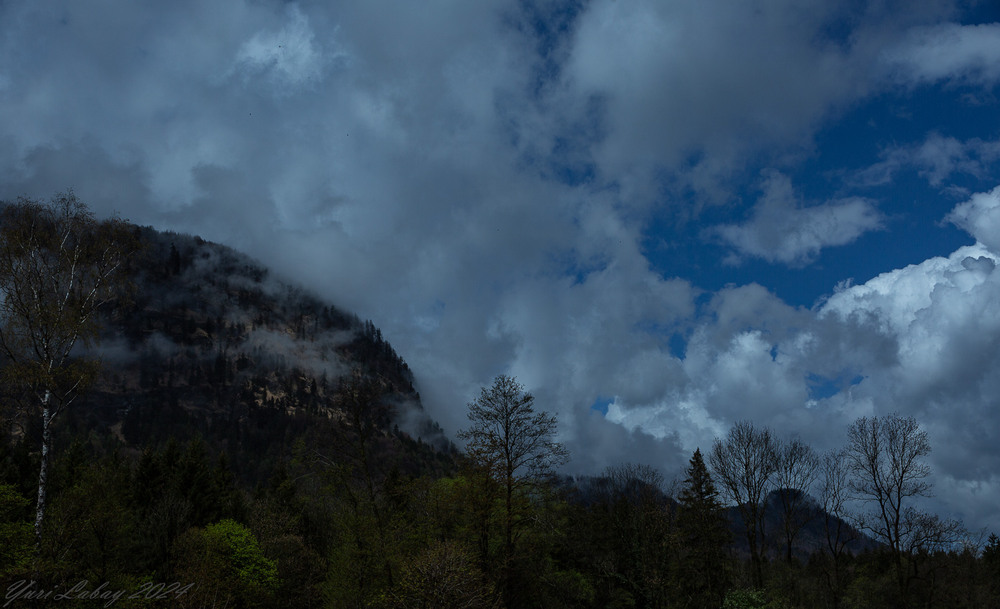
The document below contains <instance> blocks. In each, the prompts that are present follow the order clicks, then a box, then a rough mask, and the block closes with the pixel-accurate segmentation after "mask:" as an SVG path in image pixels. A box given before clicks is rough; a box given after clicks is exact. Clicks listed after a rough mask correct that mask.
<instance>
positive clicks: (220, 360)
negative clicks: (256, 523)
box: [63, 228, 454, 482]
mask: <svg viewBox="0 0 1000 609" xmlns="http://www.w3.org/2000/svg"><path fill="white" fill-rule="evenodd" d="M135 230H136V232H137V234H138V236H139V237H140V239H141V241H142V242H143V243H144V244H145V246H146V250H145V253H144V255H143V256H142V257H141V258H139V259H137V260H135V261H133V267H134V268H133V269H132V272H133V277H134V280H135V283H136V290H135V294H134V296H133V298H132V302H130V303H128V304H127V305H124V306H121V307H119V308H118V309H117V310H114V311H113V312H109V313H110V314H109V315H108V320H107V323H106V324H105V328H106V329H105V333H104V336H103V338H102V341H101V343H100V345H99V346H98V347H97V351H98V352H99V356H100V357H101V359H102V360H103V374H102V378H101V380H100V381H99V382H98V383H97V385H96V386H95V387H94V388H92V389H91V390H90V391H88V392H86V393H85V394H84V395H82V396H81V397H80V398H79V402H78V403H77V404H76V405H75V407H74V408H71V409H70V410H69V411H67V416H66V419H67V420H66V422H65V425H64V430H63V433H64V434H65V435H67V436H70V435H71V436H73V437H81V436H80V433H81V432H82V433H83V437H86V434H87V433H97V434H98V436H100V435H101V434H102V433H106V434H113V435H114V436H117V438H118V439H119V440H121V441H123V442H124V443H125V444H126V446H128V447H130V448H136V449H139V448H142V447H145V446H150V445H158V444H161V443H163V442H165V441H166V440H167V439H168V438H171V437H173V438H176V439H179V440H184V439H187V438H191V437H193V436H201V437H203V438H204V439H205V440H206V441H207V442H208V443H209V445H210V446H212V447H213V448H214V449H215V450H216V451H219V452H226V453H227V454H228V456H229V458H230V460H231V466H232V467H233V469H234V470H235V471H236V472H237V474H238V475H239V476H240V477H242V478H244V479H245V480H247V481H251V482H254V481H260V480H263V479H266V478H267V477H268V476H269V475H270V472H271V471H272V469H273V468H274V467H275V465H276V464H277V463H278V462H280V461H282V460H286V459H288V458H289V456H290V455H291V453H292V449H293V448H294V446H295V445H296V443H298V444H299V445H300V448H301V447H302V446H309V447H314V446H323V445H326V446H327V447H329V445H330V444H332V443H334V438H336V437H339V436H342V435H343V434H345V433H349V432H351V429H352V427H357V426H358V425H361V424H364V425H370V426H371V428H372V429H374V430H375V432H376V433H377V435H378V436H379V437H380V438H381V440H380V441H379V443H378V445H379V446H380V453H381V454H380V455H379V457H380V460H381V461H383V462H386V463H389V462H391V463H392V466H393V467H398V468H402V469H405V470H411V473H417V471H421V472H423V471H440V470H447V469H450V468H451V467H452V457H453V453H454V447H453V446H452V445H451V443H450V442H449V441H448V440H447V438H446V437H445V436H444V434H443V433H442V432H441V429H440V427H438V425H437V424H436V423H435V422H434V421H432V420H431V419H430V417H428V416H427V414H426V413H425V412H424V410H423V407H422V405H421V402H420V395H419V394H418V393H417V392H416V390H415V388H414V386H413V374H412V372H411V371H410V369H409V367H408V366H407V365H406V362H404V361H403V359H402V358H401V357H400V356H399V355H398V354H397V353H396V352H395V351H394V350H393V348H392V346H391V345H390V344H389V343H388V341H386V340H385V339H384V338H383V336H382V333H381V331H380V330H379V329H378V328H377V327H376V326H375V325H374V324H373V323H372V322H370V321H362V320H361V319H360V318H358V317H357V316H356V315H354V314H352V313H348V312H345V311H342V310H340V309H338V308H336V307H335V306H333V305H330V304H328V303H325V302H323V301H321V300H320V299H319V298H317V297H316V296H315V295H313V294H311V293H310V292H309V291H308V290H307V289H305V288H302V287H298V286H294V285H291V284H289V283H286V282H284V281H281V280H280V279H278V278H275V277H273V276H272V275H271V273H270V272H269V271H268V270H267V269H266V268H264V267H262V266H261V265H259V264H258V263H256V262H255V261H254V260H252V259H251V258H249V257H247V256H245V255H243V254H240V253H238V252H236V251H234V250H232V249H230V248H228V247H224V246H221V245H218V244H215V243H210V242H208V241H204V240H202V239H200V238H198V237H192V236H188V235H181V234H176V233H164V232H158V231H156V230H154V229H151V228H136V229H135ZM359 384H360V385H363V388H364V393H365V395H364V396H363V397H362V398H360V399H363V400H364V401H365V403H364V404H360V405H359V404H358V403H357V402H358V399H359V397H358V389H359V387H358V385H359ZM354 406H360V407H361V408H362V409H363V410H364V412H363V413H361V414H362V415H363V416H362V418H363V419H364V420H363V421H360V420H352V415H351V413H350V412H349V411H350V410H351V408H352V407H354ZM354 418H355V419H356V418H357V417H354ZM355 431H356V430H355Z"/></svg>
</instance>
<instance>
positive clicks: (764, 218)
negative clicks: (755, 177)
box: [708, 172, 884, 267]
mask: <svg viewBox="0 0 1000 609" xmlns="http://www.w3.org/2000/svg"><path fill="white" fill-rule="evenodd" d="M763 189H764V194H763V196H762V197H761V198H760V199H758V201H757V204H756V205H755V206H754V208H753V212H752V216H751V217H750V219H749V220H747V221H746V222H744V223H743V224H725V225H721V226H717V227H714V228H713V229H711V230H709V231H708V234H709V235H711V236H715V237H717V238H718V239H721V240H722V241H723V242H724V243H726V244H727V245H729V246H730V247H732V248H733V249H734V250H735V252H734V253H733V255H732V256H730V258H729V259H728V262H730V263H732V264H739V263H740V260H741V258H742V257H746V256H751V257H757V258H763V259H764V260H767V261H768V262H780V263H782V264H786V265H789V266H793V267H803V266H806V265H808V264H809V263H811V262H813V261H814V260H815V259H816V257H817V256H818V255H819V253H820V251H821V250H822V249H823V248H826V247H832V246H838V245H846V244H848V243H851V242H853V241H854V240H855V239H857V238H858V237H860V236H861V235H863V234H864V233H866V232H869V231H872V230H879V229H882V228H883V227H884V219H883V216H882V214H881V213H880V212H879V211H878V209H876V207H875V206H874V205H873V204H872V203H871V202H870V201H868V200H866V199H860V198H852V199H845V200H838V201H831V202H828V203H824V204H822V205H816V206H811V207H805V206H803V205H802V203H801V202H800V201H798V200H797V197H796V194H795V192H794V190H793V188H792V183H791V180H789V179H788V177H787V176H785V175H782V174H780V173H777V172H772V173H771V174H770V175H768V177H767V178H766V179H765V181H764V186H763Z"/></svg>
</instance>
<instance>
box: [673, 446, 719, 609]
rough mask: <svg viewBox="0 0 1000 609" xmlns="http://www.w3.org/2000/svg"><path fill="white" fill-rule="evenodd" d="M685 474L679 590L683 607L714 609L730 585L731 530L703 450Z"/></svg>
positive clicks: (679, 521)
mask: <svg viewBox="0 0 1000 609" xmlns="http://www.w3.org/2000/svg"><path fill="white" fill-rule="evenodd" d="M685 473H686V475H687V478H686V479H685V480H684V488H683V490H682V491H681V493H680V497H679V500H680V506H679V508H678V514H677V530H678V542H679V544H678V546H679V547H678V558H679V559H680V564H679V565H678V569H676V570H675V573H677V575H678V576H679V580H678V582H677V587H678V591H679V592H680V595H679V596H680V598H682V599H684V606H686V607H692V608H700V607H706V608H707V607H712V608H714V607H718V606H720V604H721V603H722V600H723V595H724V594H725V591H726V587H727V583H728V573H729V564H728V562H729V561H728V557H727V551H726V548H727V545H728V544H729V542H730V533H729V527H728V525H727V521H726V517H725V514H724V513H723V509H722V503H721V502H720V501H719V493H718V491H717V490H716V489H715V484H714V483H713V482H712V476H711V475H710V474H709V472H708V468H707V467H705V461H704V459H703V458H702V456H701V450H700V449H697V450H695V451H694V455H693V456H692V457H691V461H690V466H689V467H688V469H687V471H686V472H685Z"/></svg>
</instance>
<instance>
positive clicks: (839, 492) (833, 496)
mask: <svg viewBox="0 0 1000 609" xmlns="http://www.w3.org/2000/svg"><path fill="white" fill-rule="evenodd" d="M849 473H850V472H849V470H848V468H847V458H846V456H845V454H844V452H843V451H835V452H829V453H826V454H824V455H823V460H822V462H821V465H820V484H819V498H820V504H821V505H822V506H823V520H824V530H825V531H826V548H827V550H828V551H829V552H830V558H831V560H832V561H833V564H832V565H831V568H830V569H827V570H826V583H827V587H828V588H829V590H830V593H831V594H832V598H833V606H834V609H836V608H837V607H839V606H840V599H841V597H842V596H843V591H844V563H845V561H846V560H847V547H848V545H849V544H851V543H852V542H854V541H856V540H857V539H858V535H859V533H858V531H857V530H856V529H855V528H854V527H852V526H850V525H849V524H847V519H848V518H849V516H850V515H849V514H848V511H847V501H848V499H850V497H849V495H848V491H849V488H848V484H849Z"/></svg>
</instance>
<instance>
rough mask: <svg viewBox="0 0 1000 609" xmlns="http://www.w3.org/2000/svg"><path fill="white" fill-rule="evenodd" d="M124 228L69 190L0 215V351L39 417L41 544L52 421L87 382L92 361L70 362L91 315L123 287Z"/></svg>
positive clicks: (128, 251) (127, 235)
mask: <svg viewBox="0 0 1000 609" xmlns="http://www.w3.org/2000/svg"><path fill="white" fill-rule="evenodd" d="M137 249H138V246H137V242H136V240H135V238H134V237H133V236H132V234H131V232H130V231H129V228H128V225H127V223H126V222H125V221H123V220H120V219H117V218H112V219H110V220H105V221H102V222H98V221H97V220H96V219H95V218H94V215H93V214H92V213H91V212H90V210H89V209H87V207H86V205H84V204H83V203H82V202H81V201H80V200H78V199H77V198H76V195H74V194H73V193H72V192H71V191H70V192H67V193H64V194H60V195H57V196H56V197H54V198H53V199H52V200H51V201H50V202H49V203H48V204H44V203H41V202H38V201H34V200H31V199H24V198H22V199H18V201H17V202H16V203H14V204H8V205H5V206H4V207H3V208H2V209H0V292H2V293H3V300H2V301H0V351H2V352H3V355H5V356H6V357H7V360H8V361H7V366H6V368H5V373H6V377H7V379H8V380H9V381H12V382H14V383H16V384H18V385H21V386H22V387H24V388H25V389H27V391H28V393H29V395H31V399H32V402H33V407H34V409H36V410H37V411H39V412H40V415H41V433H42V439H41V462H40V466H39V473H38V499H37V504H36V510H35V539H36V544H40V541H41V531H42V522H43V520H44V517H45V492H46V481H47V475H48V465H49V457H50V455H49V452H50V450H51V444H52V435H51V426H52V421H53V419H55V418H56V416H58V414H59V413H60V412H61V411H62V410H63V409H64V408H66V407H67V406H68V405H69V404H70V403H71V402H72V401H73V399H74V397H75V396H76V395H77V394H79V392H80V391H82V390H83V389H84V388H85V387H86V386H87V384H88V383H89V382H90V381H91V380H92V379H93V378H94V376H95V374H96V369H97V366H96V365H95V364H94V362H91V361H86V360H84V359H81V358H75V357H72V356H71V353H72V351H73V349H74V347H76V346H77V345H78V343H79V344H82V345H85V346H86V345H88V344H90V343H92V342H93V341H95V340H96V338H97V333H98V329H99V324H98V319H97V316H96V313H97V311H98V309H99V308H100V307H102V306H103V305H105V304H107V303H108V302H110V301H112V300H114V299H116V298H118V297H119V296H120V295H121V294H123V292H124V288H125V286H126V285H127V275H126V273H125V264H126V261H127V260H128V258H129V256H131V255H132V254H133V253H134V252H135V251H137Z"/></svg>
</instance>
